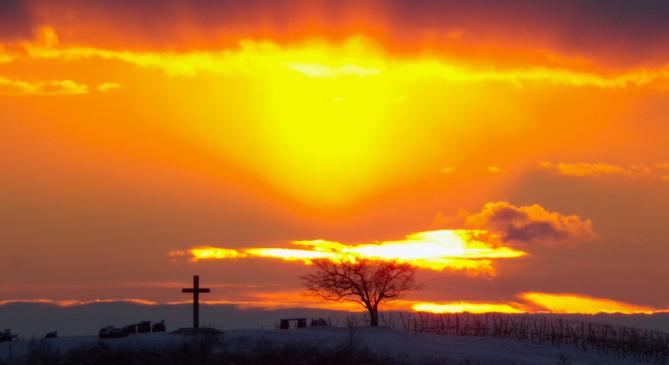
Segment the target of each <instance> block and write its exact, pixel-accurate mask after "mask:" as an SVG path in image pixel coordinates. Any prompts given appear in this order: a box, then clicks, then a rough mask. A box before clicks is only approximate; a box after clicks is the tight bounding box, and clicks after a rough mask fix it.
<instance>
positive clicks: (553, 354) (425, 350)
mask: <svg viewBox="0 0 669 365" xmlns="http://www.w3.org/2000/svg"><path fill="white" fill-rule="evenodd" d="M100 341H101V340H98V339H97V337H95V336H77V337H61V338H56V339H48V340H43V341H42V343H45V344H48V347H49V348H50V349H51V350H58V351H59V352H60V353H65V352H67V351H69V350H72V349H76V348H79V347H82V346H86V345H88V346H92V345H96V344H97V343H98V342H100ZM189 341H192V340H191V338H190V337H188V336H180V335H171V334H165V333H157V334H145V335H134V336H131V337H128V338H121V339H113V340H102V341H101V342H103V343H105V344H107V345H109V346H110V347H111V348H113V349H136V348H151V347H153V348H169V347H178V346H181V345H183V344H184V343H187V342H189ZM350 344H353V348H356V349H364V348H368V349H369V350H371V352H372V353H374V354H378V355H380V356H390V357H392V358H396V359H400V360H402V361H404V362H405V363H419V364H420V363H426V361H428V362H429V361H431V363H432V364H435V363H439V364H445V363H448V364H450V363H456V364H459V363H463V361H465V360H470V361H472V362H473V363H478V364H515V365H521V364H527V365H543V364H545V365H555V364H571V365H578V364H583V365H597V364H601V365H616V364H637V363H639V362H637V361H635V360H633V359H629V358H627V359H625V358H621V357H617V356H614V355H611V354H604V353H600V352H597V351H593V350H590V351H584V350H582V349H579V348H576V347H574V346H562V347H555V346H551V345H549V344H541V343H536V342H529V341H515V340H504V339H494V338H481V337H473V336H448V335H433V334H425V333H412V332H407V331H401V330H393V329H388V328H369V327H360V328H357V329H354V330H349V329H347V328H336V327H309V328H304V329H296V330H288V331H281V330H229V331H226V332H225V333H224V335H223V336H222V337H221V338H220V342H219V344H217V345H216V347H217V348H218V349H219V350H221V351H222V349H228V350H229V349H235V351H255V350H254V349H257V348H258V346H262V347H265V348H268V347H272V346H293V347H295V346H314V347H319V348H335V347H337V346H347V345H350ZM31 346H32V347H33V348H34V347H35V346H36V343H35V342H32V344H31V341H30V340H18V341H13V342H6V343H0V362H2V361H10V360H12V359H14V360H16V359H18V358H20V357H21V356H23V355H25V354H26V353H27V352H28V351H29V349H30V348H31ZM449 361H451V362H449Z"/></svg>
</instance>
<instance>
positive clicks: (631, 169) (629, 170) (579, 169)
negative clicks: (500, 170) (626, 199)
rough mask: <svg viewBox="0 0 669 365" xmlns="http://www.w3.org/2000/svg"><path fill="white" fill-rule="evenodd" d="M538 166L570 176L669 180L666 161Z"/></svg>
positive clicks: (550, 163)
mask: <svg viewBox="0 0 669 365" xmlns="http://www.w3.org/2000/svg"><path fill="white" fill-rule="evenodd" d="M537 166H538V168H539V169H541V170H545V171H549V172H552V173H554V174H557V175H563V176H572V177H604V176H618V177H627V178H651V179H660V180H665V181H666V180H669V169H668V168H667V163H657V164H653V165H647V164H636V165H630V166H622V165H616V164H611V163H604V162H595V163H590V162H558V163H552V162H547V161H542V162H539V163H538V165H537Z"/></svg>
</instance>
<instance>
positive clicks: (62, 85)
mask: <svg viewBox="0 0 669 365" xmlns="http://www.w3.org/2000/svg"><path fill="white" fill-rule="evenodd" d="M88 92H89V87H88V85H85V84H80V83H78V82H75V81H72V80H47V81H23V80H15V79H10V78H6V77H2V76H0V95H85V94H88Z"/></svg>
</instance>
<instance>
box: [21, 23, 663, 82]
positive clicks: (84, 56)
mask: <svg viewBox="0 0 669 365" xmlns="http://www.w3.org/2000/svg"><path fill="white" fill-rule="evenodd" d="M42 33H48V34H52V33H53V30H52V29H49V28H45V29H43V30H42ZM48 34H47V36H42V37H41V38H45V37H46V38H48V39H53V38H54V37H53V36H48ZM56 43H57V42H56ZM24 47H25V50H26V53H27V54H28V56H29V57H30V58H32V59H37V60H59V61H78V60H90V59H98V60H113V61H117V62H122V63H127V64H131V65H134V66H136V67H140V68H157V69H160V70H162V71H163V72H165V73H166V74H167V75H170V76H181V77H187V76H197V75H200V74H218V75H251V76H258V77H262V76H267V75H275V74H276V73H277V72H283V73H288V74H290V73H293V74H299V75H303V76H305V77H310V78H325V79H333V78H347V77H370V78H373V77H378V78H384V79H389V80H394V81H397V82H407V81H417V80H440V81H443V82H453V83H489V82H492V83H507V84H511V85H515V86H527V85H536V84H545V85H565V86H573V87H595V88H605V89H608V88H626V87H643V86H653V87H664V86H666V84H667V81H668V80H669V77H668V76H669V71H668V70H667V68H665V67H662V68H656V69H643V70H637V71H625V72H620V73H617V74H604V73H597V72H592V71H578V70H573V69H569V68H561V67H549V66H542V65H535V64H523V65H518V66H514V67H505V68H501V67H494V66H473V65H471V64H468V63H466V62H462V61H458V60H455V59H449V58H447V57H440V56H432V57H430V58H426V57H423V56H420V57H394V56H392V55H391V54H388V53H387V52H384V50H383V47H382V46H381V45H380V44H378V43H377V42H375V41H373V40H371V39H370V38H364V37H353V38H349V39H348V40H346V41H345V42H342V43H331V42H328V41H325V40H321V41H318V42H315V41H312V42H307V43H295V44H292V45H282V44H280V43H276V42H270V41H254V40H242V41H240V42H239V47H237V48H228V49H222V50H207V51H195V52H156V51H129V50H123V51H120V50H113V49H105V48H98V47H64V46H61V45H58V44H54V42H53V41H49V42H41V43H26V44H24Z"/></svg>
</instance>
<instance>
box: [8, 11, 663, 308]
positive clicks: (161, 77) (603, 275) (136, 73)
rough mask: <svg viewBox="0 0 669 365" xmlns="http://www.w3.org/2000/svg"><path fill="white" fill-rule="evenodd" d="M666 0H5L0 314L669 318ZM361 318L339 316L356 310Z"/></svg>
mask: <svg viewBox="0 0 669 365" xmlns="http://www.w3.org/2000/svg"><path fill="white" fill-rule="evenodd" d="M667 19H669V3H667V2H666V1H663V0H648V1H642V2H640V1H632V0H606V1H605V0H581V1H576V0H568V1H549V0H526V1H525V0H518V1H508V2H502V1H493V0H490V1H483V0H474V1H466V2H465V1H450V0H444V1H437V0H434V1H429V0H386V1H382V0H376V1H373V0H370V1H353V0H311V1H308V0H286V1H273V0H248V1H234V0H224V1H204V0H193V1H173V0H148V1H142V2H139V1H131V0H117V1H102V0H63V1H48V0H33V1H19V0H0V202H1V204H0V252H1V254H0V305H2V304H3V303H9V302H13V301H34V300H39V301H45V302H48V303H54V304H59V305H73V304H79V303H86V302H89V301H94V300H111V301H114V300H130V299H132V300H135V301H137V302H141V303H147V304H151V303H172V302H178V301H184V300H188V298H187V297H185V296H184V295H182V294H181V292H180V288H181V287H183V286H185V285H188V284H189V280H190V279H189V278H190V276H191V275H193V274H195V273H198V274H200V275H201V276H202V279H201V280H202V283H203V285H205V286H208V287H211V288H212V293H211V294H208V295H207V296H206V297H205V299H206V300H209V301H210V302H213V303H231V304H237V305H240V306H243V307H260V308H265V307H276V306H282V307H302V306H308V307H321V306H323V305H326V306H329V307H332V304H327V303H326V304H324V303H321V302H320V301H318V300H316V299H314V298H310V297H308V296H306V295H305V294H304V288H303V285H302V281H301V280H300V276H301V275H304V274H306V273H308V272H309V271H310V270H311V269H312V267H311V266H310V262H309V259H314V258H333V259H336V258H339V257H341V256H342V255H345V256H347V257H350V256H354V257H359V258H374V259H381V260H400V261H403V262H408V263H410V264H412V265H414V266H415V267H416V268H417V276H418V279H419V281H420V282H422V283H423V284H424V286H423V288H422V289H420V290H418V291H416V292H412V293H410V294H408V295H407V296H405V297H404V298H402V300H400V301H398V302H396V303H394V304H393V305H391V306H390V307H392V308H398V309H414V310H429V311H437V312H438V311H453V310H474V311H487V310H495V311H504V312H525V311H551V312H582V313H595V312H599V311H605V312H653V311H662V310H669V285H667V284H666V283H667V281H668V280H669V264H668V263H667V260H668V258H669V48H668V47H667V44H668V43H667V42H669V22H667ZM349 307H350V306H346V305H344V306H339V307H337V308H342V309H348V308H349Z"/></svg>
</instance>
